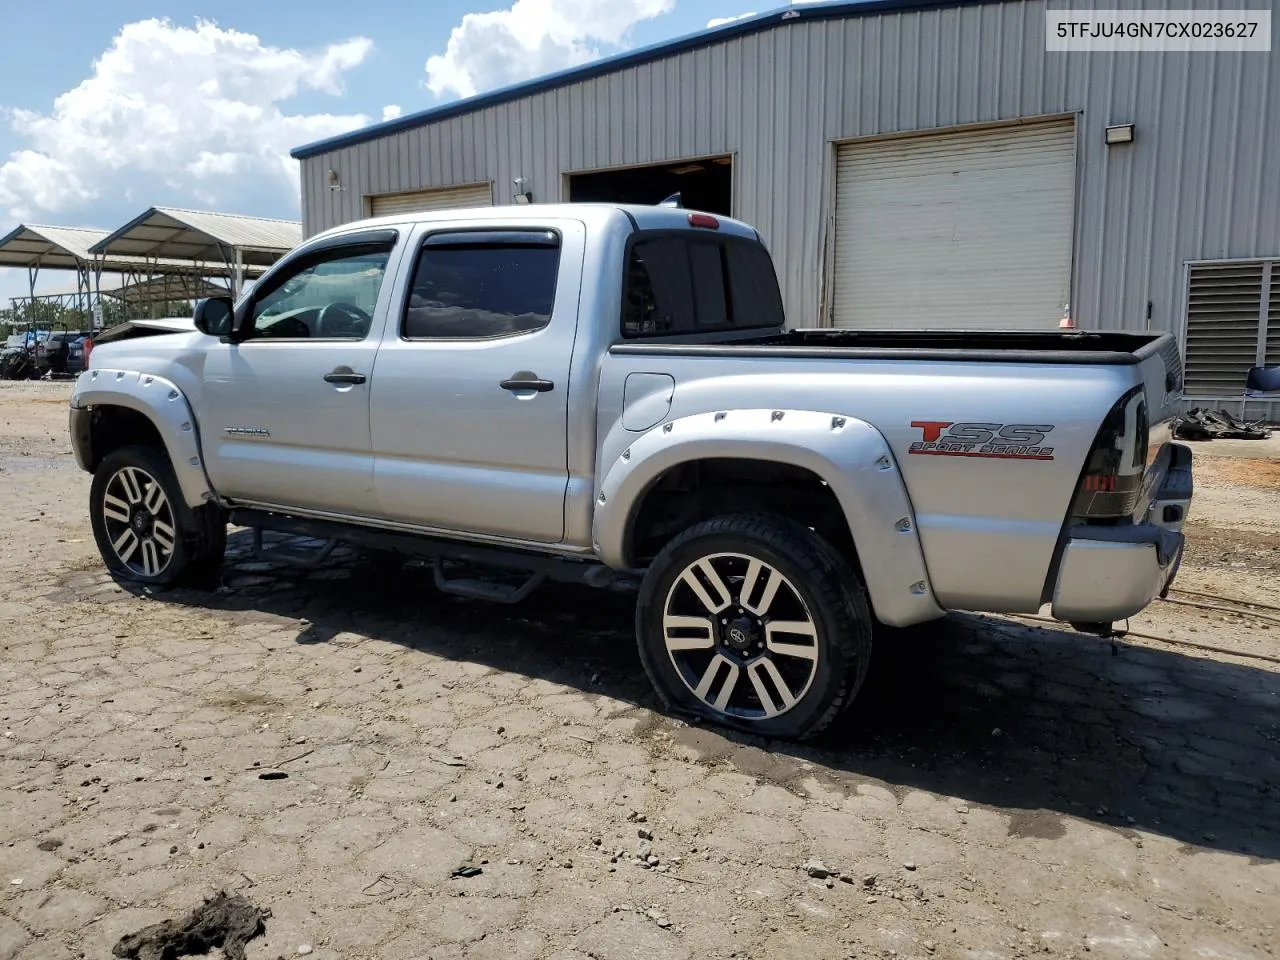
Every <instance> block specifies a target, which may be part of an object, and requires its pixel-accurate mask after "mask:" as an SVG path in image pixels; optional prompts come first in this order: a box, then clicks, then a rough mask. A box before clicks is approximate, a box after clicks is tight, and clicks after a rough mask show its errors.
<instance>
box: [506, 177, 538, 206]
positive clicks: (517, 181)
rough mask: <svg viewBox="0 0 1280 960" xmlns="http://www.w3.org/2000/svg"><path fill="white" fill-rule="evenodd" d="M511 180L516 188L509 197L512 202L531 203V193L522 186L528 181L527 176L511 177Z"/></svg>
mask: <svg viewBox="0 0 1280 960" xmlns="http://www.w3.org/2000/svg"><path fill="white" fill-rule="evenodd" d="M511 182H512V183H513V184H514V185H515V188H516V192H515V194H514V195H513V196H512V198H511V200H512V202H513V203H521V204H523V203H533V194H532V193H530V192H529V191H528V190H526V189H525V188H524V185H525V184H526V183H528V182H529V181H528V179H527V178H525V177H512V178H511Z"/></svg>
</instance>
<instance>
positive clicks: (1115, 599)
mask: <svg viewBox="0 0 1280 960" xmlns="http://www.w3.org/2000/svg"><path fill="white" fill-rule="evenodd" d="M1104 529H1106V528H1104ZM1115 529H1117V530H1120V529H1122V530H1123V531H1124V538H1117V539H1107V540H1099V539H1096V537H1095V535H1093V534H1092V533H1091V535H1090V536H1089V537H1087V538H1086V537H1083V536H1082V537H1072V538H1071V539H1070V540H1068V541H1067V546H1066V550H1065V551H1064V552H1063V555H1062V563H1061V565H1060V566H1059V567H1058V583H1057V586H1056V587H1055V589H1054V591H1053V615H1054V617H1056V618H1057V619H1059V620H1067V621H1070V622H1072V623H1112V622H1113V621H1116V620H1123V619H1125V618H1126V617H1132V616H1133V615H1134V614H1136V613H1138V612H1139V611H1140V610H1142V609H1143V608H1145V607H1146V606H1147V605H1148V604H1149V603H1151V601H1152V600H1155V599H1156V598H1157V597H1159V596H1160V595H1161V594H1162V593H1164V591H1165V590H1166V588H1168V586H1169V585H1170V584H1171V583H1172V582H1173V578H1174V576H1175V575H1176V574H1177V572H1178V564H1179V562H1180V561H1181V560H1182V549H1183V536H1182V534H1181V533H1179V532H1177V531H1173V530H1166V529H1164V528H1163V527H1158V526H1156V525H1155V524H1140V525H1137V526H1132V527H1124V528H1115Z"/></svg>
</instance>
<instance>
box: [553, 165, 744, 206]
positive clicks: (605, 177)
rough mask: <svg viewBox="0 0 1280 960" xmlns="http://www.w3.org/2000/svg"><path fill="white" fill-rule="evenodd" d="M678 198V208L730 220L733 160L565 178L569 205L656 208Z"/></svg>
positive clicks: (626, 169)
mask: <svg viewBox="0 0 1280 960" xmlns="http://www.w3.org/2000/svg"><path fill="white" fill-rule="evenodd" d="M673 193H679V194H680V205H681V206H684V207H688V208H689V209H690V210H703V211H705V212H707V213H718V214H721V215H723V216H726V217H728V216H732V213H733V211H732V209H731V207H732V205H733V158H732V157H706V158H703V159H700V160H677V161H673V162H671V163H661V164H655V165H654V166H651V167H626V168H623V169H618V170H602V171H600V172H599V173H574V174H570V175H569V200H570V201H572V202H573V203H639V204H649V205H653V204H658V203H661V202H662V201H663V200H665V199H666V198H667V197H669V196H671V195H672V194H673Z"/></svg>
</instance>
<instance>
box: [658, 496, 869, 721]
mask: <svg viewBox="0 0 1280 960" xmlns="http://www.w3.org/2000/svg"><path fill="white" fill-rule="evenodd" d="M871 625H872V618H871V614H870V611H869V610H868V608H867V601H866V597H865V595H864V592H863V588H862V584H861V583H860V582H859V580H858V577H857V575H856V574H855V573H854V572H853V570H852V569H851V568H850V567H849V565H848V563H846V562H845V560H844V558H843V557H841V556H840V554H839V553H838V552H836V550H835V549H834V548H833V547H832V546H831V545H830V544H829V543H828V542H827V541H826V540H824V539H823V538H822V537H820V536H818V534H816V533H814V532H813V531H812V530H810V529H809V528H808V527H805V526H803V525H801V524H799V523H796V522H794V521H792V520H788V519H786V518H784V517H777V516H772V515H734V516H724V517H717V518H715V519H712V520H707V521H704V522H702V523H699V524H697V525H695V526H693V527H690V528H689V529H688V530H686V531H685V532H684V533H682V534H680V535H679V536H678V537H676V538H675V539H673V540H672V541H671V542H670V543H669V544H667V546H666V547H664V548H663V550H662V552H661V553H659V554H658V556H657V557H656V558H655V559H654V561H653V563H652V564H651V565H650V566H649V570H648V572H647V574H646V575H645V578H644V582H643V584H642V585H641V588H640V599H639V603H638V605H637V607H636V636H637V640H638V643H639V647H640V659H641V661H642V662H643V663H644V667H645V671H646V672H647V673H648V674H649V678H650V680H652V682H653V685H654V687H655V688H656V689H657V691H658V694H659V696H661V698H662V700H663V702H664V703H666V704H667V706H668V707H670V708H673V709H676V710H679V711H681V712H684V713H692V714H696V715H698V716H702V717H706V718H708V719H710V720H713V721H715V722H717V723H723V724H726V725H728V726H732V727H736V728H738V729H741V730H747V731H750V732H752V733H755V734H759V735H761V736H767V737H782V738H788V739H807V738H809V737H812V736H814V735H816V734H817V733H819V732H821V731H822V730H823V729H824V728H825V727H826V726H827V725H828V724H830V723H831V722H832V721H833V720H834V719H835V718H836V717H837V716H839V715H840V713H841V711H842V710H843V709H844V708H845V707H846V706H848V704H849V703H850V702H851V701H852V700H853V698H854V696H855V695H856V694H857V692H858V689H859V687H861V685H862V681H863V679H864V678H865V677H866V673H867V666H868V664H869V662H870V659H871Z"/></svg>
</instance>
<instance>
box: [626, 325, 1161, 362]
mask: <svg viewBox="0 0 1280 960" xmlns="http://www.w3.org/2000/svg"><path fill="white" fill-rule="evenodd" d="M1170 349H1172V354H1173V356H1174V357H1176V356H1177V344H1176V342H1175V341H1174V340H1173V338H1172V337H1171V336H1169V335H1168V334H1161V333H1113V332H1086V331H1063V332H1058V331H1048V332H1044V333H1039V332H1026V331H1004V330H995V331H974V330H955V331H952V330H920V331H903V330H787V331H784V332H781V333H770V334H767V335H764V336H758V337H743V336H741V335H739V336H736V337H735V338H734V339H733V340H732V341H727V342H719V343H715V342H705V341H703V342H695V341H691V340H690V339H688V338H684V339H682V340H678V341H677V340H665V341H664V340H646V341H643V342H632V343H624V344H618V345H616V346H614V347H613V349H612V352H613V353H615V354H618V355H622V356H626V355H654V354H681V355H689V354H693V355H698V356H718V357H759V356H762V355H769V356H778V357H796V358H805V357H810V358H814V359H818V358H821V359H835V358H840V357H847V358H860V359H865V360H962V361H968V362H987V363H991V362H994V363H1070V364H1107V365H1132V364H1137V363H1141V362H1142V361H1143V360H1145V359H1146V358H1148V357H1151V356H1154V355H1156V354H1158V353H1164V354H1166V357H1167V358H1168V353H1169V351H1170Z"/></svg>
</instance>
